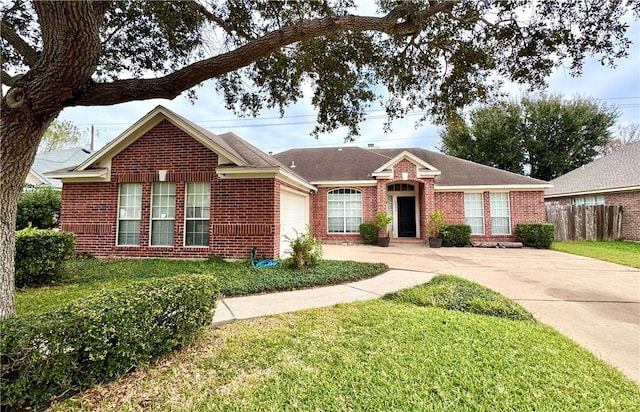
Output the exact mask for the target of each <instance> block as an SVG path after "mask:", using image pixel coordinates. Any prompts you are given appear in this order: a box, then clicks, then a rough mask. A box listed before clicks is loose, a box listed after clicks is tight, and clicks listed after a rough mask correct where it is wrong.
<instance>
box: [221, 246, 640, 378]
mask: <svg viewBox="0 0 640 412" xmlns="http://www.w3.org/2000/svg"><path fill="white" fill-rule="evenodd" d="M324 258H326V259H336V260H355V261H362V262H384V263H387V264H388V265H389V267H390V268H392V270H390V271H389V272H387V273H384V274H382V275H380V276H378V277H376V278H373V279H367V280H363V281H359V282H353V283H349V284H344V285H336V286H328V287H321V288H315V289H308V290H301V291H293V292H281V293H274V294H266V295H256V296H247V297H239V298H228V299H224V300H222V301H221V302H220V303H219V304H218V309H216V314H215V317H214V323H217V324H221V323H225V322H229V321H232V320H234V319H246V318H252V317H259V316H266V315H271V314H276V313H284V312H291V311H296V310H301V309H309V308H315V307H322V306H331V305H334V304H337V303H346V302H354V301H358V300H366V299H374V298H377V297H380V296H382V295H384V294H385V293H388V292H392V291H396V290H400V289H404V288H407V287H411V286H415V285H419V284H422V283H425V282H427V281H429V280H430V279H431V278H432V277H433V276H434V275H435V274H436V273H450V274H455V275H458V276H461V277H464V278H467V279H469V280H472V281H475V282H478V283H480V284H483V285H485V286H487V287H489V288H491V289H493V290H496V291H498V292H500V293H502V294H503V295H505V296H507V297H509V298H511V299H514V300H516V301H518V302H519V303H520V304H521V305H522V306H524V307H525V308H527V309H528V310H529V311H530V312H532V313H533V314H534V316H535V317H536V318H537V319H538V320H539V321H541V322H544V323H546V324H548V325H550V326H552V327H553V328H555V329H556V330H558V331H559V332H561V333H563V334H564V335H566V336H568V337H569V338H571V339H573V340H574V341H576V342H577V343H578V344H580V345H582V346H583V347H585V348H587V349H588V350H590V351H591V352H592V353H594V354H595V355H596V356H598V357H600V358H601V359H603V360H604V361H605V362H607V363H609V364H611V365H613V366H615V367H616V368H618V369H619V370H621V371H622V372H623V373H625V374H626V375H627V376H629V377H630V378H631V379H633V380H634V381H636V382H637V383H639V384H640V270H638V269H633V268H630V267H627V266H621V265H616V264H613V263H607V262H603V261H599V260H595V259H590V258H585V257H581V256H575V255H569V254H565V253H559V252H554V251H549V250H534V249H480V248H477V249H476V248H441V249H429V248H428V247H426V246H423V245H415V244H412V245H409V244H392V245H391V247H389V248H379V247H374V246H361V245H349V246H343V245H324ZM639 259H640V258H639Z"/></svg>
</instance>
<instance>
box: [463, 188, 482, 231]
mask: <svg viewBox="0 0 640 412" xmlns="http://www.w3.org/2000/svg"><path fill="white" fill-rule="evenodd" d="M464 221H465V223H466V224H468V225H469V226H471V234H472V235H483V234H484V201H483V199H482V193H465V194H464Z"/></svg>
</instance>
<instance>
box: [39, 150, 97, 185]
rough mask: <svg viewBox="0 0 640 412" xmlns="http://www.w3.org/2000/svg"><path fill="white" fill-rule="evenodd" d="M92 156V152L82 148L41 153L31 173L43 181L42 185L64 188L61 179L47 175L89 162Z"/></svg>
mask: <svg viewBox="0 0 640 412" xmlns="http://www.w3.org/2000/svg"><path fill="white" fill-rule="evenodd" d="M90 155H91V151H89V150H87V149H83V148H81V147H73V148H70V149H60V150H54V151H51V152H46V153H39V154H37V155H36V157H35V159H34V161H33V165H32V166H31V172H32V174H33V176H35V177H37V178H38V179H39V180H41V181H42V184H46V185H50V186H52V187H56V188H62V182H61V181H60V180H59V179H52V178H49V177H47V176H46V175H45V173H48V172H52V171H54V170H59V169H65V168H69V167H72V166H76V165H78V164H80V163H82V162H84V161H85V160H87V158H88V157H89V156H90Z"/></svg>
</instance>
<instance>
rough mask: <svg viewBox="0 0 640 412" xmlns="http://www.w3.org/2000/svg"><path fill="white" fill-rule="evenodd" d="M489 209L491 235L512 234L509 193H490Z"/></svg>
mask: <svg viewBox="0 0 640 412" xmlns="http://www.w3.org/2000/svg"><path fill="white" fill-rule="evenodd" d="M489 208H490V210H491V234H492V235H509V234H511V213H510V208H509V193H507V192H496V193H489Z"/></svg>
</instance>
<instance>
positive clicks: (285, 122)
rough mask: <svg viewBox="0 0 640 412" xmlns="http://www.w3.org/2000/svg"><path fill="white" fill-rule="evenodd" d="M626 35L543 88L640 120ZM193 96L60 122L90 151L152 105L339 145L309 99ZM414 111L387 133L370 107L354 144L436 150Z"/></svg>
mask: <svg viewBox="0 0 640 412" xmlns="http://www.w3.org/2000/svg"><path fill="white" fill-rule="evenodd" d="M628 37H629V38H630V39H631V40H632V41H633V44H632V46H631V48H630V50H629V57H628V58H627V59H624V60H620V61H619V62H618V64H617V67H616V68H613V69H612V68H609V67H605V66H602V65H601V64H600V63H599V62H598V61H597V59H595V58H594V59H589V60H588V61H587V62H586V64H585V67H584V70H583V74H582V76H580V77H578V78H573V77H571V76H570V75H569V74H568V71H565V70H562V69H559V70H556V71H555V73H554V74H553V75H552V76H551V77H550V78H549V81H548V83H549V88H548V90H547V92H549V93H555V94H562V95H563V96H565V97H572V96H581V97H586V98H591V99H597V100H599V101H601V102H602V103H604V104H607V105H613V106H616V107H618V110H619V112H620V118H619V120H618V121H619V122H621V123H628V122H638V121H640V22H638V21H631V22H630V29H629V33H628ZM507 90H508V92H509V93H510V94H511V96H512V97H515V98H517V97H520V96H522V94H523V93H524V91H525V89H523V88H518V87H510V88H508V89H507ZM197 93H198V100H197V101H196V102H195V103H194V104H192V103H191V102H189V101H188V100H187V99H186V98H185V97H183V96H179V97H177V98H176V99H174V100H172V101H169V100H158V99H157V100H148V101H143V102H131V103H125V104H120V105H115V106H108V107H75V108H67V109H65V110H64V111H63V112H62V114H61V115H60V117H59V119H61V120H70V121H72V122H74V123H75V124H76V125H78V127H79V128H80V129H81V130H83V131H85V132H86V133H87V136H88V135H89V130H90V128H91V125H93V126H94V128H95V131H96V139H95V149H99V148H100V147H102V146H104V145H105V144H106V143H107V142H109V141H110V140H112V139H114V138H115V137H117V136H118V135H119V134H120V133H122V132H123V131H124V130H125V129H126V128H127V127H129V126H131V124H133V123H134V122H135V121H137V120H138V119H139V118H141V117H142V116H144V115H145V114H146V113H147V112H149V111H150V110H152V109H153V108H154V107H155V106H157V105H158V104H162V105H164V106H166V107H168V108H169V109H171V110H173V111H175V112H177V113H178V114H180V115H182V116H184V117H186V118H188V119H190V120H192V121H194V122H196V123H198V124H200V125H201V126H203V127H205V128H207V129H208V130H210V131H212V132H214V133H224V132H227V131H233V132H234V133H236V134H237V135H239V136H241V137H243V138H244V139H246V140H248V141H249V142H250V143H252V144H253V145H255V146H257V147H258V148H260V149H262V150H264V151H265V152H268V151H273V152H281V151H283V150H286V149H289V148H293V147H316V146H337V145H343V144H344V137H345V135H346V131H345V130H338V131H336V132H334V133H331V134H325V135H322V136H320V138H319V139H315V138H313V137H311V136H310V135H309V133H310V132H311V130H312V129H313V127H314V121H315V111H314V109H313V107H312V106H311V104H310V103H309V99H307V100H306V101H301V102H299V103H298V104H296V105H293V106H290V107H289V108H288V109H287V110H286V112H285V115H284V117H283V118H280V116H279V114H278V113H277V111H263V113H262V114H261V116H259V117H258V118H237V117H236V116H234V114H233V113H232V112H230V111H228V110H226V109H225V108H224V104H223V99H222V97H221V96H219V95H218V94H217V93H216V90H215V87H214V85H213V83H212V82H207V83H204V84H203V85H202V87H199V88H198V89H197ZM418 118H419V115H416V116H413V117H412V116H409V117H407V118H405V119H403V120H396V121H394V123H393V132H391V133H384V132H383V130H382V126H383V123H384V121H385V119H384V116H383V112H380V111H374V110H372V111H371V112H370V114H369V116H368V118H367V120H366V121H365V122H364V123H362V125H361V136H360V137H358V138H357V140H356V142H355V143H352V144H355V145H359V146H366V145H367V144H370V143H373V144H375V145H376V146H380V147H383V148H390V147H422V148H425V149H430V150H436V147H437V144H438V142H439V137H438V132H439V130H440V129H439V128H438V127H436V126H433V125H431V124H428V123H424V124H423V125H421V126H419V127H418V128H415V127H414V122H415V121H416V120H417V119H418Z"/></svg>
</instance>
